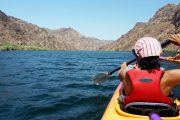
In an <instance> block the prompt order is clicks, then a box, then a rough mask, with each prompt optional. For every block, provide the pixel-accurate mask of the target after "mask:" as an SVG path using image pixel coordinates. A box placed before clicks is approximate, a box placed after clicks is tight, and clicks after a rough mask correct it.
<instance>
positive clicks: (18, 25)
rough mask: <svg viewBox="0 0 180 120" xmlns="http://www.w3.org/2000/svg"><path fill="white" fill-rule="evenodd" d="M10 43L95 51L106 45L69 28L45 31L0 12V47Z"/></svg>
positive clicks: (104, 42)
mask: <svg viewBox="0 0 180 120" xmlns="http://www.w3.org/2000/svg"><path fill="white" fill-rule="evenodd" d="M6 43H8V44H9V43H10V44H18V45H30V46H37V47H43V48H48V49H55V50H96V49H98V48H99V47H100V46H102V45H104V44H106V43H107V42H106V41H101V40H98V39H96V38H89V37H85V36H83V35H80V34H79V33H78V32H77V31H75V30H73V29H71V28H67V29H66V28H63V29H59V30H47V29H44V28H40V27H38V26H37V25H34V24H31V23H27V22H25V21H23V20H20V19H18V18H15V17H11V16H7V15H6V14H5V13H3V12H2V11H0V45H3V44H6Z"/></svg>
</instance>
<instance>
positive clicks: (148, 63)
mask: <svg viewBox="0 0 180 120" xmlns="http://www.w3.org/2000/svg"><path fill="white" fill-rule="evenodd" d="M138 65H139V66H140V67H141V69H142V70H151V69H155V68H160V64H159V56H151V57H145V58H141V59H139V61H138Z"/></svg>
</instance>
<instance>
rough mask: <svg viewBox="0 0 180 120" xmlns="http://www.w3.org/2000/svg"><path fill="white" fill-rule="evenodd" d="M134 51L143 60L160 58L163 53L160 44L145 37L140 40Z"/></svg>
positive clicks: (153, 39)
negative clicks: (154, 57)
mask: <svg viewBox="0 0 180 120" xmlns="http://www.w3.org/2000/svg"><path fill="white" fill-rule="evenodd" d="M134 50H135V52H136V54H137V55H138V56H139V57H141V58H144V57H150V56H160V54H161V52H162V48H161V44H160V42H159V41H158V40H156V39H155V38H152V37H143V38H141V39H139V40H138V41H137V42H136V44H135V46H134Z"/></svg>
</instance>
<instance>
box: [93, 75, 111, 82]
mask: <svg viewBox="0 0 180 120" xmlns="http://www.w3.org/2000/svg"><path fill="white" fill-rule="evenodd" d="M108 78H109V75H108V73H99V74H97V75H96V76H94V78H93V79H92V80H93V82H94V84H96V85H99V84H100V83H102V82H104V81H106V80H107V79H108Z"/></svg>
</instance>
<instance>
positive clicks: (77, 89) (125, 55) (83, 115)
mask: <svg viewBox="0 0 180 120" xmlns="http://www.w3.org/2000/svg"><path fill="white" fill-rule="evenodd" d="M174 54H175V53H165V54H164V55H174ZM132 58H133V55H132V54H131V53H130V52H91V51H76V52H73V51H68V52H66V51H9V52H8V51H7V52H0V120H99V119H100V118H101V116H102V114H103V112H104V110H105V108H106V106H107V105H108V103H109V100H110V98H111V96H112V94H113V92H114V90H115V89H116V87H117V85H118V83H119V80H118V78H117V73H115V74H114V75H113V76H112V77H111V78H110V79H109V80H107V81H106V82H105V83H103V84H101V85H98V86H97V85H94V84H92V77H93V76H94V75H96V74H97V73H100V72H106V71H111V70H113V69H114V68H116V67H118V66H119V65H120V64H122V63H123V62H124V61H129V60H131V59H132ZM161 64H162V66H163V67H165V68H166V69H172V68H180V64H175V63H168V62H164V61H162V62H161ZM174 92H175V94H176V95H177V96H178V97H179V98H180V87H179V86H178V87H176V88H175V89H174Z"/></svg>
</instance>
